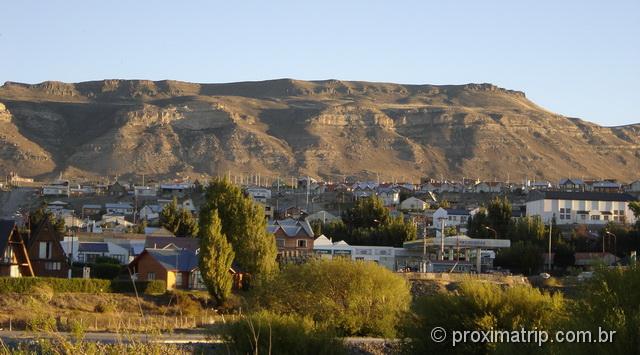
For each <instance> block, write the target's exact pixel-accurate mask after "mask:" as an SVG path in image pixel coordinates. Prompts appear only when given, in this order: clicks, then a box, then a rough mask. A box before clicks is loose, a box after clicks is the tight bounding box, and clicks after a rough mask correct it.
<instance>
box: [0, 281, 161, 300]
mask: <svg viewBox="0 0 640 355" xmlns="http://www.w3.org/2000/svg"><path fill="white" fill-rule="evenodd" d="M44 287H47V290H49V289H50V290H53V292H55V293H64V292H75V293H108V292H122V293H125V292H127V293H132V292H134V290H133V285H132V283H131V281H111V280H101V279H61V278H55V277H0V294H2V293H23V294H28V293H32V292H33V290H34V288H35V289H40V290H41V293H42V292H44ZM136 287H137V289H138V292H139V293H141V294H162V293H164V292H165V291H166V289H167V286H166V283H165V282H164V281H162V280H154V281H136ZM47 292H48V291H47ZM42 296H44V295H42Z"/></svg>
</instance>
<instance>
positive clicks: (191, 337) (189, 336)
mask: <svg viewBox="0 0 640 355" xmlns="http://www.w3.org/2000/svg"><path fill="white" fill-rule="evenodd" d="M60 337H64V338H67V339H71V338H72V334H71V333H66V332H57V333H53V334H50V333H39V332H27V331H8V330H2V331H0V339H1V340H2V341H3V342H4V343H5V344H14V343H18V342H24V341H28V340H33V339H41V338H49V339H54V338H60ZM84 340H85V341H87V342H100V343H106V344H114V343H131V342H149V343H166V344H215V343H220V342H221V341H219V340H211V339H207V336H206V334H202V333H174V334H139V333H136V334H116V333H106V332H101V333H85V334H84Z"/></svg>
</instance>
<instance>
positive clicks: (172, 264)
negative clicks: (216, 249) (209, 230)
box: [146, 249, 198, 271]
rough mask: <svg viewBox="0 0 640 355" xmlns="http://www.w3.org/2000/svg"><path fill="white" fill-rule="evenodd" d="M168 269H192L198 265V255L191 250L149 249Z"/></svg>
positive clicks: (150, 253)
mask: <svg viewBox="0 0 640 355" xmlns="http://www.w3.org/2000/svg"><path fill="white" fill-rule="evenodd" d="M146 251H147V252H148V253H149V255H151V256H152V257H153V258H154V259H156V261H158V262H159V263H160V264H162V266H163V267H164V268H166V269H167V270H178V271H191V270H193V269H195V268H196V267H198V255H196V253H195V252H193V251H190V250H171V249H147V250H146Z"/></svg>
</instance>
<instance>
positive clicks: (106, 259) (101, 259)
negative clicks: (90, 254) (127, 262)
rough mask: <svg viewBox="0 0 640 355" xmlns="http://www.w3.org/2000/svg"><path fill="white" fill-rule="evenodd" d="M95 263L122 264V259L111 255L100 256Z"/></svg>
mask: <svg viewBox="0 0 640 355" xmlns="http://www.w3.org/2000/svg"><path fill="white" fill-rule="evenodd" d="M94 264H113V265H118V266H120V261H119V260H118V259H116V258H112V257H109V256H98V257H96V260H95V262H94Z"/></svg>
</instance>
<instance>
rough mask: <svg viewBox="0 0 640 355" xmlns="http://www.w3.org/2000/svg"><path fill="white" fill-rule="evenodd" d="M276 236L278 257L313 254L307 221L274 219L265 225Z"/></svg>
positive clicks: (309, 227)
mask: <svg viewBox="0 0 640 355" xmlns="http://www.w3.org/2000/svg"><path fill="white" fill-rule="evenodd" d="M267 228H268V232H269V233H272V234H273V235H274V236H275V238H276V246H277V247H278V256H279V257H280V258H283V257H285V258H288V257H298V256H306V255H312V254H313V240H314V235H313V230H312V229H311V225H310V224H309V222H307V221H300V220H295V219H291V218H289V219H284V220H276V221H274V222H273V223H272V224H270V225H269V226H267Z"/></svg>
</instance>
